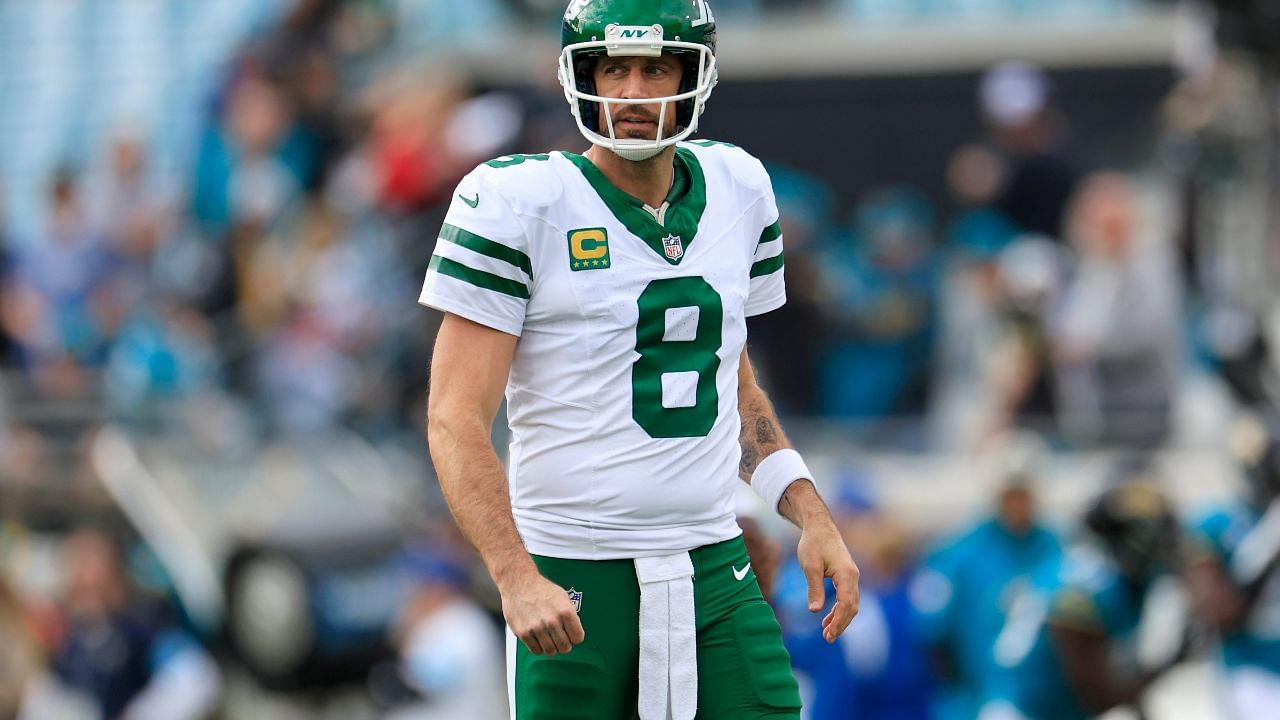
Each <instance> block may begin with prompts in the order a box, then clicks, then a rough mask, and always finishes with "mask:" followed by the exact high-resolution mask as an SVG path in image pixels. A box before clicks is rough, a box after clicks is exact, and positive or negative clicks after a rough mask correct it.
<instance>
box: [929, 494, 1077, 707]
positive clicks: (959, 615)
mask: <svg viewBox="0 0 1280 720" xmlns="http://www.w3.org/2000/svg"><path fill="white" fill-rule="evenodd" d="M1061 555H1062V547H1061V544H1060V543H1059V541H1058V538H1057V536H1056V535H1054V533H1052V532H1050V531H1049V530H1047V529H1045V528H1041V527H1036V528H1033V529H1032V530H1031V532H1029V533H1028V534H1026V535H1023V536H1018V535H1014V534H1012V533H1010V532H1009V531H1008V530H1006V529H1005V528H1004V526H1002V525H1001V524H1000V523H998V522H997V521H996V520H994V519H993V520H989V521H987V522H984V523H982V524H980V525H978V526H976V527H974V528H973V529H971V530H969V531H968V532H966V533H964V534H963V535H960V536H958V537H956V538H954V539H953V540H951V541H949V542H948V543H947V544H945V545H943V546H942V547H941V548H939V549H938V550H937V551H935V552H934V553H932V554H931V555H930V557H929V558H928V559H927V560H926V563H925V568H924V569H923V570H922V572H921V573H920V574H919V576H918V577H917V579H916V581H915V583H914V584H913V587H912V604H913V606H914V608H915V610H916V613H917V624H918V627H919V631H920V633H921V636H922V637H923V638H924V640H925V641H926V642H928V643H930V644H932V645H935V646H939V645H940V646H942V647H944V648H945V649H946V650H947V651H948V652H949V653H950V655H951V656H952V658H953V660H954V663H955V670H956V672H957V675H958V677H957V678H956V679H955V682H954V684H953V685H952V686H951V687H949V688H946V689H944V691H943V692H942V693H940V695H941V698H940V700H939V707H938V714H939V715H941V716H942V717H944V718H956V720H959V719H960V718H965V719H966V720H967V719H968V718H973V717H975V716H976V715H977V711H978V709H979V708H980V707H981V706H982V704H983V703H984V702H985V701H986V700H988V699H990V697H991V696H992V694H993V692H994V689H995V688H999V687H1001V686H1002V685H1003V684H1004V683H1003V681H1002V679H1001V678H1002V677H1003V676H1004V675H1005V674H1007V673H1008V669H1007V668H1004V667H1002V666H1001V665H1000V664H999V663H997V662H996V660H995V656H994V653H993V651H992V650H993V647H994V646H995V643H996V638H997V637H998V636H999V635H1000V633H1001V631H1002V629H1003V628H1004V627H1005V624H1006V622H1007V620H1008V614H1009V610H1010V609H1011V607H1012V605H1013V601H1014V599H1015V598H1016V597H1018V596H1019V595H1020V594H1021V593H1022V592H1024V591H1025V590H1026V589H1027V588H1029V587H1030V583H1031V577H1032V575H1033V573H1034V572H1036V571H1037V569H1038V568H1041V567H1044V566H1046V565H1047V566H1055V567H1056V565H1057V564H1058V562H1059V559H1060V557H1061Z"/></svg>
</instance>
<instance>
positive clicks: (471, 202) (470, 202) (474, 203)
mask: <svg viewBox="0 0 1280 720" xmlns="http://www.w3.org/2000/svg"><path fill="white" fill-rule="evenodd" d="M458 199H459V200H461V201H462V202H464V203H466V204H468V205H470V206H471V209H473V210H474V209H475V207H476V206H477V205H479V204H480V193H476V199H475V200H472V199H471V198H468V197H465V196H463V195H462V194H459V195H458Z"/></svg>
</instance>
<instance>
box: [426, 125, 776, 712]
mask: <svg viewBox="0 0 1280 720" xmlns="http://www.w3.org/2000/svg"><path fill="white" fill-rule="evenodd" d="M675 157H676V160H675V165H676V181H675V183H674V185H673V187H672V191H671V193H670V195H669V196H668V201H667V203H664V205H663V207H662V208H658V209H656V211H654V212H651V209H648V208H646V207H644V206H643V204H642V203H641V202H640V201H638V200H636V199H635V198H632V197H630V196H628V195H626V194H625V193H623V192H622V191H620V190H618V189H617V188H616V187H614V186H613V185H612V184H610V183H609V181H608V180H607V179H606V178H605V177H604V176H603V175H602V174H601V173H600V171H599V170H598V169H597V168H596V167H595V166H594V165H593V164H592V163H591V162H590V161H588V160H587V159H586V158H584V157H582V156H579V155H574V154H572V153H561V152H557V153H551V154H548V155H525V156H514V157H508V158H500V159H499V160H496V161H492V162H489V163H486V164H484V165H482V166H480V167H479V168H477V169H476V170H475V171H474V172H472V173H471V174H469V175H468V176H467V177H466V178H464V179H463V181H462V183H461V184H460V185H459V187H458V190H457V192H456V194H455V197H454V200H453V204H452V206H451V207H450V209H449V213H448V215H447V217H446V218H445V225H444V228H443V230H442V232H441V236H440V241H439V242H438V243H437V246H436V251H435V255H434V256H433V257H432V260H431V265H430V269H429V271H428V273H427V278H426V283H425V286H424V288H423V291H422V296H421V299H420V302H421V303H422V304H424V305H428V306H430V307H434V308H437V309H439V310H443V311H445V312H450V313H454V314H457V315H460V316H462V317H464V318H467V319H469V320H472V321H475V322H477V323H480V324H482V325H486V326H489V327H492V328H495V329H497V330H500V331H502V332H505V333H509V334H512V335H517V336H519V342H518V343H517V345H516V352H515V357H514V359H513V362H512V368H511V375H510V379H509V381H508V384H507V411H508V417H509V420H510V425H511V433H512V436H511V446H510V466H509V470H508V472H509V480H510V491H511V503H512V512H513V515H514V516H515V520H516V525H517V527H518V529H519V532H520V535H521V537H522V538H523V540H524V542H525V545H526V547H527V548H528V549H529V551H530V552H531V553H532V554H533V555H534V556H535V559H536V560H537V561H538V563H539V566H540V567H541V568H543V572H544V574H547V575H548V577H551V578H552V579H553V580H555V581H557V582H562V583H563V584H564V585H565V586H566V589H569V588H570V587H571V586H573V585H574V583H575V582H576V583H577V585H576V588H577V590H579V591H581V592H582V593H583V594H582V598H581V602H582V607H583V608H584V610H583V612H582V617H583V620H584V626H585V629H586V633H587V641H586V643H584V644H583V645H581V646H578V647H577V648H575V649H574V651H573V652H571V653H569V654H568V655H564V656H557V657H555V658H533V656H529V655H527V651H526V650H523V647H522V648H521V652H522V653H524V654H522V655H521V657H522V658H524V660H522V661H520V662H516V663H514V665H513V668H514V669H513V672H515V673H516V674H517V675H519V674H520V673H526V674H528V673H533V675H532V676H526V677H519V676H517V677H515V678H513V681H514V687H515V688H516V693H515V694H516V697H515V698H514V700H515V709H516V714H517V716H519V717H521V718H524V717H538V716H540V715H543V714H544V713H545V716H546V717H552V716H554V717H569V716H570V715H569V714H566V713H568V712H569V711H568V710H567V709H565V708H563V707H560V708H559V709H557V710H554V711H552V710H549V709H548V708H550V707H553V706H554V705H555V703H556V701H555V700H554V699H553V696H554V695H555V694H554V693H551V695H547V692H550V691H545V689H546V688H554V687H559V686H560V685H562V683H561V682H560V680H556V678H561V680H564V681H565V682H568V679H569V678H572V677H578V676H577V675H575V674H574V672H575V671H573V670H572V666H573V663H574V662H579V663H580V662H587V661H591V662H595V660H600V662H602V663H605V665H601V668H602V672H606V673H608V672H616V671H622V672H633V671H634V666H635V660H634V657H633V656H634V653H635V628H636V624H635V621H634V620H632V621H631V622H630V624H629V625H628V624H626V623H623V624H622V625H619V622H620V621H619V619H618V618H617V617H616V616H615V615H616V613H615V614H610V615H609V616H608V617H607V619H605V616H604V615H598V614H589V613H588V612H587V611H586V610H585V608H587V607H589V606H592V605H593V604H596V603H601V604H605V605H611V606H614V607H615V608H616V607H626V606H627V602H629V601H628V600H627V599H628V598H633V597H635V596H636V594H637V592H638V591H637V582H636V578H635V571H634V570H633V569H632V570H623V571H619V570H618V568H619V567H622V568H629V567H630V563H622V564H621V565H619V564H618V563H616V562H609V561H619V560H633V559H635V558H647V557H654V556H664V555H670V554H672V553H679V552H684V551H692V552H691V553H690V554H691V557H692V558H693V561H694V585H695V597H696V603H695V604H696V607H697V612H698V623H697V625H698V660H699V672H698V675H699V685H698V700H699V707H700V708H702V709H700V711H699V713H700V714H699V717H774V716H776V717H795V713H796V712H797V711H798V707H799V697H798V693H797V692H796V690H795V681H794V678H792V676H791V674H790V666H789V661H788V658H787V655H786V652H785V650H783V649H782V645H781V637H780V633H779V631H778V627H777V623H776V621H775V620H774V619H773V615H772V612H771V611H770V610H769V608H768V606H767V605H766V604H765V603H764V600H763V598H761V596H760V592H759V588H758V586H757V585H756V583H755V579H754V575H751V576H750V578H749V579H748V576H747V575H746V574H741V575H740V574H739V572H740V571H741V572H743V573H746V572H748V571H743V570H741V569H742V568H743V567H744V563H745V562H747V559H746V554H745V549H744V548H743V546H742V541H741V539H739V535H740V534H741V531H740V529H739V528H738V525H737V523H736V521H735V517H734V513H733V495H734V492H735V490H736V488H737V484H738V483H740V482H741V480H740V479H739V477H738V464H739V459H740V453H741V450H740V446H739V443H738V434H739V429H740V428H739V422H740V421H739V416H738V412H737V401H738V393H737V390H738V383H737V378H738V364H739V358H740V357H741V354H742V350H743V347H744V346H745V343H746V339H747V333H746V319H747V317H749V316H752V315H758V314H761V313H764V312H767V311H769V310H773V309H775V308H777V307H779V306H781V305H782V304H783V303H784V302H785V298H786V293H785V288H784V285H783V272H782V268H783V255H782V237H781V232H780V230H779V227H778V210H777V207H776V204H775V201H774V198H773V192H772V188H771V186H770V183H769V178H768V175H767V174H766V173H765V171H764V168H763V166H762V165H761V164H760V162H759V161H758V160H756V159H755V158H753V157H751V156H750V155H748V154H747V153H746V152H744V151H743V150H741V149H738V148H736V147H733V146H730V145H725V144H722V143H714V142H706V141H699V142H692V143H681V144H680V145H679V146H678V147H677V150H676V156H675ZM712 548H715V549H712ZM722 556H723V557H722ZM588 561H605V562H599V563H598V564H597V563H592V562H588ZM566 563H567V564H566ZM735 563H736V564H735ZM710 567H715V568H717V569H716V570H715V571H714V572H710V571H708V570H707V568H710ZM569 568H572V572H569ZM593 568H594V569H593ZM699 568H702V570H699ZM700 573H701V574H700ZM597 574H598V575H600V578H599V579H596V580H593V579H591V576H594V575H597ZM558 575H559V576H562V577H563V579H560V577H558ZM575 577H576V578H578V579H577V580H575V579H574V578H575ZM609 578H612V579H609ZM587 586H590V587H591V588H592V589H590V590H584V589H583V588H584V587H587ZM605 588H613V589H612V590H610V589H605ZM607 592H608V593H613V594H614V595H615V596H614V597H600V595H602V594H605V593H607ZM714 598H725V599H726V600H725V601H724V602H718V601H717V602H710V600H711V599H714ZM709 602H710V604H708V603H709ZM593 617H597V618H600V619H598V620H596V621H595V623H603V624H601V625H597V626H596V627H593V621H592V618H593ZM627 627H629V628H631V630H630V631H624V632H623V633H622V637H623V639H624V640H626V639H627V638H629V640H630V644H629V645H626V643H624V644H623V645H622V646H619V645H617V644H616V643H614V642H612V641H610V640H609V638H611V637H614V636H616V635H617V633H618V629H619V628H627ZM610 628H611V629H610ZM716 637H721V638H722V639H721V641H713V640H712V639H713V638H716ZM602 643H603V645H602ZM704 643H709V644H706V645H704ZM704 651H706V652H709V653H710V655H709V656H707V657H705V658H704ZM592 658H594V659H595V660H592ZM515 659H516V658H509V660H515ZM606 666H607V667H606ZM535 668H541V669H540V670H537V671H536V672H535ZM566 668H568V669H566ZM626 668H631V669H632V670H626ZM716 668H741V669H742V672H743V673H745V675H744V677H746V678H750V679H749V680H744V681H743V683H745V684H743V685H740V686H734V687H737V689H736V690H735V689H734V688H733V687H730V686H727V685H724V684H722V683H717V681H715V680H714V679H710V678H709V676H708V675H707V673H712V672H715V671H716ZM538 673H541V674H538ZM566 673H567V674H566ZM538 678H541V681H539V680H538ZM627 683H629V684H627ZM761 683H763V685H762V684H761ZM575 686H576V684H575ZM620 687H623V688H626V687H629V688H630V690H629V692H630V693H631V700H628V699H627V698H626V697H624V698H622V700H621V702H622V703H623V704H624V705H626V704H627V703H628V702H631V703H632V704H633V703H634V692H635V685H634V674H632V675H631V677H630V679H629V680H624V682H623V685H621V686H620ZM538 688H543V689H544V691H545V692H543V693H542V694H539V692H538V691H537V689H538ZM717 688H720V689H717ZM744 688H745V690H744ZM761 688H765V690H763V691H762V690H761ZM715 692H724V693H737V694H736V695H734V696H733V697H726V698H720V699H717V700H712V699H709V698H704V696H703V694H704V693H715ZM743 692H745V693H746V695H745V696H742V697H739V695H742V693H743ZM600 702H601V703H606V704H605V705H601V706H600V708H604V707H613V706H614V705H609V704H608V703H614V704H616V703H617V702H619V699H618V698H617V697H616V694H609V697H607V698H604V697H602V698H601V699H600ZM730 706H732V707H734V708H735V709H734V710H733V711H732V712H730V711H727V710H726V711H724V712H727V713H729V714H723V713H722V714H718V715H717V714H708V713H715V712H718V711H715V710H714V708H717V707H730ZM592 708H593V706H592V705H590V704H589V703H588V704H587V705H583V706H580V707H578V708H577V709H580V710H582V712H584V713H586V714H584V715H581V716H582V717H608V716H609V715H608V711H605V710H600V712H603V713H605V714H598V713H597V714H593V712H594V711H593V709H592ZM752 708H754V710H753V709H752ZM556 712H558V713H560V714H558V715H557V714H555V713H556ZM776 713H782V714H780V715H778V714H776ZM576 716H577V715H575V717H576Z"/></svg>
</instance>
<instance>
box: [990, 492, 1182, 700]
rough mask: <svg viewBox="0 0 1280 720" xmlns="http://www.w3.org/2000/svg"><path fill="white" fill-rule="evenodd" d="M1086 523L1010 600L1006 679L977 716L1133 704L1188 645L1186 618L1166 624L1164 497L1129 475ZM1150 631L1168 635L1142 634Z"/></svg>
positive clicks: (1167, 516) (1171, 527) (1002, 654)
mask: <svg viewBox="0 0 1280 720" xmlns="http://www.w3.org/2000/svg"><path fill="white" fill-rule="evenodd" d="M1084 528H1085V531H1086V532H1085V537H1084V538H1083V541H1082V542H1081V543H1079V544H1077V545H1075V546H1073V547H1072V548H1071V549H1070V550H1069V551H1068V552H1067V553H1066V554H1065V555H1064V556H1063V558H1062V560H1061V563H1060V564H1059V566H1058V567H1056V568H1047V570H1048V572H1046V573H1044V575H1043V577H1039V578H1036V579H1034V580H1033V584H1035V585H1036V587H1035V588H1034V589H1032V590H1029V591H1027V592H1025V593H1023V594H1022V595H1021V596H1020V597H1019V598H1018V599H1017V600H1015V601H1014V604H1013V607H1012V609H1011V610H1010V611H1009V618H1008V620H1007V622H1006V624H1005V627H1004V630H1003V631H1002V632H1001V634H1000V637H998V638H997V639H996V643H995V649H994V652H995V658H996V662H997V663H999V664H1000V665H1002V666H1004V667H1006V668H1008V670H1009V673H1008V675H1006V676H1004V677H1003V678H1001V680H1002V681H1003V682H1005V683H1006V686H1005V687H1004V688H1003V690H1001V691H998V692H996V693H995V695H996V698H997V699H995V700H993V701H991V702H988V703H987V705H986V706H985V707H984V708H983V710H982V712H981V713H980V714H979V715H978V717H979V719H980V720H988V718H990V719H992V720H994V719H997V718H999V719H1001V720H1004V719H1005V718H1020V719H1025V720H1086V718H1091V717H1096V716H1098V715H1100V714H1102V713H1104V712H1106V711H1108V710H1111V709H1112V708H1116V707H1135V706H1137V705H1138V704H1139V703H1140V701H1141V699H1142V697H1143V695H1144V694H1145V693H1146V691H1147V689H1148V688H1149V687H1150V686H1151V684H1152V683H1153V682H1155V680H1156V679H1157V678H1159V677H1160V676H1161V675H1163V673H1165V672H1166V671H1168V670H1169V669H1170V668H1172V667H1174V666H1175V665H1176V664H1177V663H1178V662H1179V661H1180V660H1181V659H1182V658H1183V656H1184V654H1185V653H1186V651H1187V650H1188V649H1189V646H1188V645H1187V643H1186V639H1187V635H1186V633H1185V629H1186V628H1185V622H1181V623H1175V624H1177V627H1174V628H1170V627H1169V625H1168V624H1166V618H1168V617H1169V616H1168V615H1166V614H1165V613H1164V612H1162V608H1166V607H1169V606H1168V605H1166V600H1167V599H1168V598H1170V594H1171V593H1176V586H1177V581H1176V573H1177V571H1178V569H1179V568H1178V565H1179V549H1180V548H1179V538H1180V533H1179V528H1178V522H1177V519H1176V518H1175V517H1174V514H1173V508H1172V506H1171V505H1170V503H1169V500H1168V498H1166V497H1165V495H1164V494H1163V493H1162V492H1161V491H1160V490H1159V489H1158V488H1157V487H1156V486H1155V485H1154V484H1152V483H1151V482H1149V481H1138V480H1128V481H1124V482H1122V483H1121V484H1118V485H1115V486H1113V487H1111V488H1109V489H1107V490H1106V491H1104V492H1103V493H1102V495H1101V496H1099V498H1098V499H1097V501H1096V502H1095V504H1094V506H1093V507H1092V508H1091V509H1090V510H1089V511H1088V512H1087V513H1086V514H1085V518H1084ZM1173 619H1175V620H1181V621H1185V619H1186V618H1185V617H1181V618H1178V617H1176V616H1174V617H1173ZM1153 630H1155V633H1156V634H1159V635H1163V637H1164V638H1165V640H1166V641H1164V642H1159V643H1155V644H1151V645H1149V646H1148V645H1147V643H1144V642H1141V641H1140V640H1139V638H1143V637H1150V636H1152V635H1153V633H1152V631H1153ZM1168 640H1172V642H1169V641H1168ZM1144 646H1148V647H1151V648H1154V651H1152V650H1145V649H1144Z"/></svg>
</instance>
